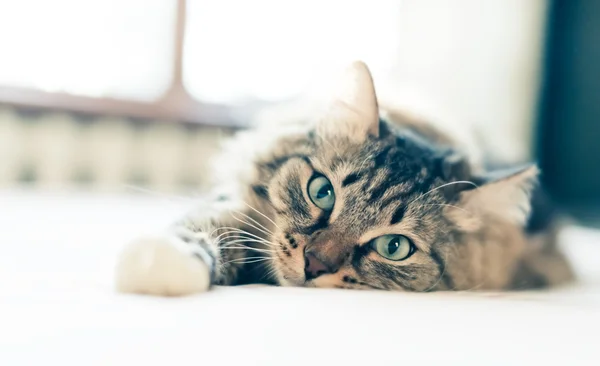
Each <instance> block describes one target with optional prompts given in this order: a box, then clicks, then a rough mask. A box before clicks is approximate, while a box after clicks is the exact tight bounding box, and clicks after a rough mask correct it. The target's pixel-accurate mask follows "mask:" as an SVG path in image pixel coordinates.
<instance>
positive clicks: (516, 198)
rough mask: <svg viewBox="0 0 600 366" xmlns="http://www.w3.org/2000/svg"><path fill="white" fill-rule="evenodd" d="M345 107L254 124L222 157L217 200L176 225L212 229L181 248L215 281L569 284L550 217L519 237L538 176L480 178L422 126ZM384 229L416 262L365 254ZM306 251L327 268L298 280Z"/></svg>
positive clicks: (455, 286) (426, 286) (374, 285)
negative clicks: (321, 196) (320, 183)
mask: <svg viewBox="0 0 600 366" xmlns="http://www.w3.org/2000/svg"><path fill="white" fill-rule="evenodd" d="M363 76H364V75H363ZM360 80H363V81H364V80H367V81H369V80H370V78H365V77H363V78H362V79H360ZM360 80H359V81H360ZM367 89H368V88H367ZM361 93H362V91H361ZM350 98H352V95H351V96H350ZM359 99H360V100H366V101H367V102H369V103H372V101H373V100H374V98H367V97H365V96H364V95H363V96H361V98H358V99H357V100H359ZM350 102H351V101H348V100H346V101H345V102H344V103H343V104H340V105H342V106H343V105H348V103H350ZM338 107H339V105H338V106H337V107H336V108H338ZM352 110H353V112H352V113H354V114H352V113H350V114H344V113H341V112H339V111H336V114H335V117H334V118H330V117H331V115H330V114H326V115H325V117H323V118H320V119H318V120H315V121H303V122H302V123H299V124H291V125H286V124H281V125H278V126H263V127H259V128H256V129H254V130H252V131H246V132H243V133H241V134H240V135H239V136H238V137H237V138H236V139H234V140H233V141H232V142H231V143H230V144H229V145H228V146H227V147H226V148H225V151H224V154H223V156H222V158H221V159H220V160H218V161H217V165H216V167H215V174H214V177H215V179H216V181H215V183H214V187H215V192H214V193H215V195H214V197H215V198H214V199H213V200H211V201H210V202H207V203H204V204H202V205H199V206H198V208H197V210H196V211H194V212H192V213H190V214H188V215H187V216H186V217H185V218H184V219H183V220H181V221H180V222H178V223H177V224H176V225H175V226H174V228H175V229H176V230H180V229H182V228H183V229H185V230H187V232H202V233H209V234H210V238H209V240H208V242H206V241H207V240H206V239H203V240H202V243H200V242H197V243H196V242H194V240H193V235H192V239H189V238H187V239H186V242H187V243H189V245H192V246H195V247H196V248H199V247H201V248H204V250H205V252H206V253H207V254H208V255H209V256H210V258H211V259H212V261H213V262H214V265H213V266H212V267H211V268H212V269H211V272H212V273H211V278H212V283H214V284H225V285H234V284H240V283H253V282H268V283H275V284H280V285H284V286H307V287H338V288H358V289H382V290H398V291H417V292H424V291H435V290H474V289H516V288H530V287H539V286H545V285H554V284H559V283H562V282H564V281H566V280H569V279H570V278H571V277H572V274H571V271H570V269H569V266H568V263H567V262H566V260H565V259H564V258H563V256H562V255H561V253H559V251H558V249H557V248H556V246H555V245H554V242H555V231H554V228H555V226H554V220H552V219H548V218H546V219H545V220H544V225H543V226H544V227H538V226H539V225H537V226H536V232H535V235H534V234H529V233H527V231H526V230H525V227H526V226H528V217H529V216H530V211H531V209H532V207H531V202H530V201H531V200H530V196H531V194H532V192H534V190H535V189H536V178H537V169H536V168H535V167H525V168H523V169H519V170H515V171H512V172H510V173H509V174H504V175H500V176H498V175H492V174H488V173H489V172H486V171H485V170H484V169H482V167H481V166H478V165H477V164H474V163H473V162H471V161H470V160H469V157H468V156H466V154H465V153H464V150H463V149H462V148H461V147H460V145H459V144H457V143H455V142H454V141H453V140H452V139H451V138H450V137H448V136H446V135H443V134H441V133H440V132H438V131H437V130H435V129H434V128H433V127H432V126H430V125H429V124H427V123H424V122H423V121H420V120H418V119H415V118H411V117H408V116H407V115H405V114H402V113H399V112H398V111H391V110H385V109H382V110H381V113H380V115H381V116H386V117H385V118H380V119H378V120H377V119H375V120H370V119H369V118H371V117H369V116H370V114H372V111H371V109H369V108H363V109H361V108H354V109H352ZM361 110H365V111H368V113H365V114H361ZM355 112H356V113H355ZM340 116H343V117H344V116H345V118H340ZM360 123H365V124H368V126H364V127H361V126H360ZM315 174H320V175H323V176H325V177H327V178H328V179H329V181H330V182H331V184H332V186H333V189H334V191H335V195H336V201H335V205H334V207H333V209H332V210H331V211H330V212H326V211H323V210H321V209H320V208H318V207H317V206H315V205H314V204H313V203H312V202H311V200H310V198H309V197H308V193H307V186H308V182H309V180H310V179H311V177H313V176H314V175H315ZM533 209H535V207H533ZM232 228H233V229H232ZM386 234H401V235H404V236H406V237H408V238H409V239H410V240H411V241H412V243H414V245H415V247H416V250H415V252H414V254H413V255H412V256H410V257H409V258H407V259H406V260H403V261H397V262H394V261H390V260H387V259H385V258H383V257H381V256H380V255H378V254H377V253H376V252H374V251H373V250H372V249H370V246H369V245H368V244H369V242H370V241H371V240H372V239H374V238H376V237H379V236H382V235H386ZM203 238H205V236H204V237H203ZM307 247H311V248H313V249H314V250H316V251H318V253H319V255H321V256H322V257H325V258H327V260H329V261H331V262H332V263H335V264H336V268H335V270H334V271H330V272H332V273H326V274H323V275H320V276H318V277H316V278H313V279H310V280H307V276H306V275H305V265H306V260H305V255H304V252H305V250H306V248H307ZM258 258H260V259H258Z"/></svg>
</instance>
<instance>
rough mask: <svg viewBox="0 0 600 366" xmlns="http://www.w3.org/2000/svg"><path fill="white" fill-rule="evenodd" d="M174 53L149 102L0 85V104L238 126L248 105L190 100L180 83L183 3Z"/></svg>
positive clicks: (183, 2) (180, 3) (179, 0)
mask: <svg viewBox="0 0 600 366" xmlns="http://www.w3.org/2000/svg"><path fill="white" fill-rule="evenodd" d="M176 17H177V18H176V29H175V42H174V45H175V52H174V59H173V76H172V81H171V85H170V86H169V88H168V89H167V91H166V92H165V93H164V94H163V96H162V97H160V98H158V99H157V100H156V101H152V102H139V101H132V100H123V99H115V98H93V97H86V96H80V95H73V94H68V93H50V92H44V91H41V90H35V89H30V88H18V87H7V86H0V103H2V104H5V105H10V106H14V107H18V108H26V109H40V110H60V111H67V112H75V113H84V114H91V115H108V116H120V117H132V118H141V119H152V120H165V121H179V122H188V123H199V124H205V125H211V126H226V127H238V126H243V125H246V124H247V121H244V120H242V119H240V118H239V117H236V116H240V115H245V114H246V113H244V112H247V111H246V110H248V111H249V110H251V109H252V108H251V107H250V106H248V107H244V108H241V109H242V110H239V109H238V108H236V109H235V110H233V108H231V107H229V106H226V105H220V104H209V103H203V102H201V101H198V100H196V99H194V98H193V97H192V96H191V95H190V94H189V93H188V91H187V90H186V89H185V87H184V84H183V52H184V38H185V23H186V0H177V15H176Z"/></svg>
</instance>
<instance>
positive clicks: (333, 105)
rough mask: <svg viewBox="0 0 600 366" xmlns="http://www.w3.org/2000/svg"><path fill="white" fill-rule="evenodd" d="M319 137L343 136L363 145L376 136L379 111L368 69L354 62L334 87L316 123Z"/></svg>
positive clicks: (362, 64)
mask: <svg viewBox="0 0 600 366" xmlns="http://www.w3.org/2000/svg"><path fill="white" fill-rule="evenodd" d="M317 131H318V133H319V134H320V135H321V136H324V137H327V136H344V137H347V138H349V139H350V140H353V141H357V142H362V141H364V140H365V139H366V138H367V137H368V136H369V135H371V136H374V137H378V136H379V107H378V105H377V96H376V94H375V85H374V83H373V78H372V76H371V72H370V71H369V68H368V67H367V65H365V64H364V63H363V62H361V61H357V62H354V63H353V64H352V65H350V67H348V68H347V69H346V72H345V73H344V74H343V76H342V77H341V79H340V80H339V82H338V83H337V84H336V87H335V92H334V96H333V98H332V100H331V102H330V104H329V107H328V109H327V110H326V113H325V115H324V116H323V117H322V118H321V120H320V121H319V124H318V127H317Z"/></svg>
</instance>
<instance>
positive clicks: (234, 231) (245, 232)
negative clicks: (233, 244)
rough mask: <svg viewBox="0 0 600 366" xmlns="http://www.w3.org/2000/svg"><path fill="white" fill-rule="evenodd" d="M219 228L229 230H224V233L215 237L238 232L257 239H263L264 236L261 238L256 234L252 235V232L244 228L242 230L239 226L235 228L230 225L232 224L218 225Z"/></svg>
mask: <svg viewBox="0 0 600 366" xmlns="http://www.w3.org/2000/svg"><path fill="white" fill-rule="evenodd" d="M219 230H230V231H226V232H224V233H221V234H219V235H218V236H217V237H216V238H215V239H217V238H220V237H222V236H224V235H227V234H232V233H239V234H244V235H248V236H251V237H253V238H256V239H259V240H265V238H262V237H260V236H258V235H254V234H252V233H249V232H247V231H246V230H242V229H239V228H236V227H232V226H223V227H220V228H219Z"/></svg>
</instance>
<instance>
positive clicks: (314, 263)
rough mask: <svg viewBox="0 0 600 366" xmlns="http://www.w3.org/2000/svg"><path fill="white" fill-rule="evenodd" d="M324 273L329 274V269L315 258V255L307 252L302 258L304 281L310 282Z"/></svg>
mask: <svg viewBox="0 0 600 366" xmlns="http://www.w3.org/2000/svg"><path fill="white" fill-rule="evenodd" d="M325 273H331V270H330V268H329V267H328V266H327V265H326V264H325V263H323V261H321V260H320V259H319V258H317V256H316V255H314V254H313V253H311V252H307V253H306V254H305V256H304V275H305V276H306V280H307V281H310V280H312V279H313V278H317V277H319V276H320V275H322V274H325Z"/></svg>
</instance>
